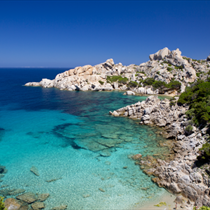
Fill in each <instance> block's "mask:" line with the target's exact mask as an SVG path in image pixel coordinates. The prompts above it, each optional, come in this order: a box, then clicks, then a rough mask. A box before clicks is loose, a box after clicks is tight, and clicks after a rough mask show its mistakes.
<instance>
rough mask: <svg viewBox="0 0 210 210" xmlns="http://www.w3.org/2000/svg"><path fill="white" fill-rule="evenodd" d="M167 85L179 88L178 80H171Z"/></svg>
mask: <svg viewBox="0 0 210 210" xmlns="http://www.w3.org/2000/svg"><path fill="white" fill-rule="evenodd" d="M167 87H168V88H171V89H175V90H179V89H180V88H181V83H180V82H179V81H176V80H171V81H170V82H169V83H168V85H167Z"/></svg>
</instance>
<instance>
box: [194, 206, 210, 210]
mask: <svg viewBox="0 0 210 210" xmlns="http://www.w3.org/2000/svg"><path fill="white" fill-rule="evenodd" d="M193 210H210V207H207V206H202V207H200V208H199V209H196V208H195V207H193Z"/></svg>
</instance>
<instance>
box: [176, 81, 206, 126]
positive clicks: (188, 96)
mask: <svg viewBox="0 0 210 210" xmlns="http://www.w3.org/2000/svg"><path fill="white" fill-rule="evenodd" d="M178 104H181V105H182V104H188V105H189V106H190V107H189V110H188V111H187V112H186V114H187V115H188V117H190V118H191V119H192V120H193V121H194V123H195V124H196V125H199V124H206V123H207V122H209V121H210V82H204V81H202V80H198V81H197V83H196V84H193V85H192V86H191V87H187V88H186V90H185V92H184V93H182V94H181V95H180V97H179V100H178Z"/></svg>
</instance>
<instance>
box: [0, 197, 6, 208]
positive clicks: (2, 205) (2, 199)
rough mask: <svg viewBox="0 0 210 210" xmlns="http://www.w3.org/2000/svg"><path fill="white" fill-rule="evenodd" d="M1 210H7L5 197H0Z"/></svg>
mask: <svg viewBox="0 0 210 210" xmlns="http://www.w3.org/2000/svg"><path fill="white" fill-rule="evenodd" d="M0 210H6V208H5V204H4V198H3V197H0Z"/></svg>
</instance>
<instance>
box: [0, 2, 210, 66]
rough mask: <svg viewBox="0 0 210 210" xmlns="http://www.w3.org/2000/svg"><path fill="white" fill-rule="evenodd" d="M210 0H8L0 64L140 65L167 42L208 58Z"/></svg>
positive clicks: (0, 9) (1, 16)
mask: <svg viewBox="0 0 210 210" xmlns="http://www.w3.org/2000/svg"><path fill="white" fill-rule="evenodd" d="M209 8H210V1H202V0H199V1H190V0H188V1H181V0H176V1H167V0H165V1H158V0H156V1H141V0H139V1H120V0H116V1H111V0H106V1H85V0H83V1H67V0H65V1H55V0H54V1H50V0H42V1H38V0H31V1H30V0H27V1H18V0H16V1H10V0H7V1H3V0H0V67H23V66H25V67H26V66H30V67H40V66H42V67H75V66H78V65H85V64H91V65H95V64H98V63H102V62H104V61H106V60H107V59H108V58H113V59H114V61H115V63H119V62H121V63H122V64H123V65H129V64H132V63H134V64H138V65H139V64H140V63H142V62H146V61H147V60H149V54H152V53H155V52H156V51H158V50H159V49H162V48H164V47H168V48H169V49H170V50H174V49H176V48H179V49H180V50H181V51H182V54H183V55H186V56H188V57H191V58H195V59H206V57H207V56H208V55H209V54H210V10H209Z"/></svg>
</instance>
